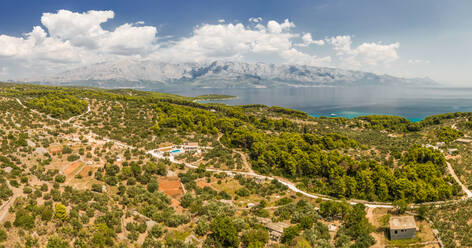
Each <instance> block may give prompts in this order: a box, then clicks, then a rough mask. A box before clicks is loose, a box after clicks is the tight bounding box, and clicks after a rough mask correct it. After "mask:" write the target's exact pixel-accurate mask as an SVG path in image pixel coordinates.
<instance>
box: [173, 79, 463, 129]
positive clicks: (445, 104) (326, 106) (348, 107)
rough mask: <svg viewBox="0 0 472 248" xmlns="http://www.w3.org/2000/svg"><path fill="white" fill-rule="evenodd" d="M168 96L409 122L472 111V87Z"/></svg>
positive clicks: (207, 91) (191, 92)
mask: <svg viewBox="0 0 472 248" xmlns="http://www.w3.org/2000/svg"><path fill="white" fill-rule="evenodd" d="M167 92H169V93H174V94H179V95H184V96H198V95H205V94H225V95H232V96H236V97H237V98H235V99H231V100H222V101H212V102H221V103H226V104H229V105H244V104H264V105H268V106H274V105H275V106H282V107H286V108H293V109H297V110H301V111H304V112H306V113H308V114H310V115H312V116H316V117H319V116H327V117H346V118H354V117H357V116H362V115H373V114H381V115H396V116H403V117H405V118H407V119H409V120H410V121H414V122H416V121H420V120H422V119H424V118H425V117H427V116H431V115H435V114H440V113H449V112H472V88H446V87H431V88H424V87H422V88H419V87H418V88H412V87H303V88H302V87H299V88H295V87H288V88H269V89H182V90H172V91H167Z"/></svg>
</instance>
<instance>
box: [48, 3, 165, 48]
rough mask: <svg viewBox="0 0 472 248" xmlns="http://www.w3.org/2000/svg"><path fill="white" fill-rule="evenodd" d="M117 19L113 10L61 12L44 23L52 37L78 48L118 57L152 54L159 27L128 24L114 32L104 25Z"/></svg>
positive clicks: (54, 14)
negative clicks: (110, 20)
mask: <svg viewBox="0 0 472 248" xmlns="http://www.w3.org/2000/svg"><path fill="white" fill-rule="evenodd" d="M114 16H115V14H114V12H113V11H110V10H108V11H95V10H91V11H88V12H84V13H77V12H71V11H68V10H59V11H58V12H57V13H44V14H43V16H42V17H41V22H42V24H43V25H44V26H45V27H46V28H47V29H48V32H49V35H50V36H51V37H53V38H57V39H60V40H64V41H70V42H71V43H72V44H73V45H74V46H78V47H86V48H89V49H98V50H105V51H106V52H109V53H117V54H132V53H143V52H147V51H149V50H152V49H151V48H152V46H153V43H154V42H155V41H156V34H157V29H156V28H155V27H152V26H139V27H137V26H134V25H133V24H129V23H125V24H123V25H121V26H119V27H117V28H116V29H115V30H114V31H107V30H104V29H103V28H102V26H101V24H102V23H104V22H106V21H108V20H109V19H112V18H113V17H114ZM141 23H144V22H140V24H139V25H141ZM143 48H144V49H143ZM137 50H141V51H137Z"/></svg>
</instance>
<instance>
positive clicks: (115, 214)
mask: <svg viewBox="0 0 472 248" xmlns="http://www.w3.org/2000/svg"><path fill="white" fill-rule="evenodd" d="M206 97H208V96H206ZM212 97H228V96H212ZM200 98H202V97H200ZM200 98H190V97H181V96H177V95H171V94H164V93H157V92H145V91H137V90H128V89H121V90H104V89H98V88H80V87H51V86H38V85H24V84H7V83H5V84H0V110H1V111H0V120H1V122H0V142H1V147H0V167H1V173H0V199H1V200H0V205H1V207H0V223H1V226H0V242H3V243H0V244H2V245H4V246H6V247H16V246H19V247H23V246H28V245H29V244H34V245H38V246H39V247H45V246H46V244H48V246H49V245H52V244H55V245H56V246H51V247H70V246H75V247H164V246H165V247H349V246H353V245H355V246H356V247H369V246H371V245H374V244H376V245H380V246H385V245H389V244H390V243H389V241H387V240H386V239H385V236H384V228H385V227H384V226H385V225H384V224H381V223H380V222H381V221H379V219H381V218H383V219H385V218H388V216H390V215H399V214H404V213H405V211H406V210H407V209H409V207H411V208H410V209H409V211H411V213H412V214H416V215H417V221H418V223H421V230H420V231H419V233H418V239H415V240H409V241H407V242H409V243H408V244H414V243H421V242H429V241H431V242H435V239H434V236H433V235H432V231H431V229H432V228H433V227H434V228H436V229H439V231H440V236H441V238H442V239H443V240H444V241H445V240H447V242H449V243H456V244H457V245H459V246H460V245H467V244H468V243H467V242H468V241H467V240H466V239H465V236H460V235H462V233H463V232H464V233H467V232H468V231H471V230H470V226H469V227H468V226H467V221H469V219H470V216H472V215H471V213H472V209H470V208H467V207H465V208H462V210H461V216H462V217H463V220H461V222H460V223H459V224H460V225H457V226H448V225H450V224H451V223H450V221H449V219H448V218H452V217H451V216H453V215H454V214H455V212H454V211H455V210H454V208H453V207H450V206H451V204H457V205H460V206H462V205H463V204H466V203H467V202H469V201H470V200H467V199H469V197H471V196H470V194H471V193H470V191H469V190H468V189H467V187H470V185H472V180H471V178H472V176H471V175H472V174H471V173H470V172H471V171H472V168H471V167H470V166H471V165H470V163H468V161H469V160H470V157H472V156H471V153H470V150H471V149H470V148H471V147H470V146H471V140H470V135H472V129H471V127H472V124H471V121H472V119H471V118H472V114H471V113H452V114H443V115H437V116H432V117H428V118H426V119H425V120H423V121H422V122H419V123H411V122H409V121H408V120H407V119H404V118H401V117H395V116H365V117H359V118H355V119H344V118H315V117H310V116H308V115H307V114H306V113H304V112H300V111H297V110H291V109H286V108H281V107H267V106H264V105H244V106H227V105H224V104H213V103H205V104H202V103H199V102H198V101H196V100H199V99H200ZM203 98H205V96H203ZM442 142H443V143H442ZM452 149H457V150H452ZM456 174H457V175H456ZM431 202H433V203H434V204H431ZM422 204H423V205H422ZM436 214H440V216H441V218H432V217H433V216H434V215H436ZM425 217H429V218H430V219H432V222H428V221H426V220H425V219H424V218H425ZM328 226H329V227H330V228H328ZM274 227H275V229H277V227H280V228H279V229H280V232H277V230H275V231H274V229H273V228H274ZM333 227H334V228H333ZM271 228H272V229H271ZM464 228H466V229H464ZM467 228H469V229H467ZM451 231H452V232H453V233H457V236H454V235H452V236H451V235H450V233H451ZM274 235H275V236H274ZM277 235H279V236H277ZM431 237H432V238H431ZM463 237H464V238H463ZM6 240H8V242H7V241H6Z"/></svg>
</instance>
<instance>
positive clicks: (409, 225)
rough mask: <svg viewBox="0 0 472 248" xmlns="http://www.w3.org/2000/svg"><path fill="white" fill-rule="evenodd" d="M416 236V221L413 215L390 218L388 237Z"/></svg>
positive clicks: (404, 237) (409, 237)
mask: <svg viewBox="0 0 472 248" xmlns="http://www.w3.org/2000/svg"><path fill="white" fill-rule="evenodd" d="M415 237H416V222H415V217H413V216H396V217H391V218H390V239H391V240H396V239H412V238H415Z"/></svg>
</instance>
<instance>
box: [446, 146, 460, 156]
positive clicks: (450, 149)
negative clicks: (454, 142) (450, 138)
mask: <svg viewBox="0 0 472 248" xmlns="http://www.w3.org/2000/svg"><path fill="white" fill-rule="evenodd" d="M458 152H459V150H457V148H449V149H447V153H449V155H456V154H457V153H458Z"/></svg>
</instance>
